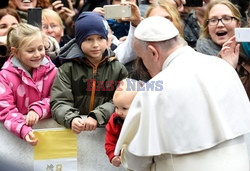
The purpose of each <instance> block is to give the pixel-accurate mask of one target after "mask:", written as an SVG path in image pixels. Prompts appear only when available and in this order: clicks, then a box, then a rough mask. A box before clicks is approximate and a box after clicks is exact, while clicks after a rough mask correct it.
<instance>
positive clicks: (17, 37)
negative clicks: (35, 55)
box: [7, 23, 43, 50]
mask: <svg viewBox="0 0 250 171" xmlns="http://www.w3.org/2000/svg"><path fill="white" fill-rule="evenodd" d="M39 36H42V37H43V34H42V31H41V30H40V29H39V28H38V27H35V26H32V25H30V24H26V23H20V24H18V25H17V26H14V27H11V28H10V30H9V32H8V34H7V46H8V48H9V50H10V48H11V47H14V48H16V49H22V48H25V47H27V46H28V44H29V43H30V42H32V41H34V40H36V39H37V37H39Z"/></svg>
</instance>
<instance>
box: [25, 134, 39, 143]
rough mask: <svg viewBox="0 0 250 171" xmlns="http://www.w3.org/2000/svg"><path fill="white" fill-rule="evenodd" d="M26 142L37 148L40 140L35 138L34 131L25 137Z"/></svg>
mask: <svg viewBox="0 0 250 171" xmlns="http://www.w3.org/2000/svg"><path fill="white" fill-rule="evenodd" d="M25 141H27V142H28V143H29V144H30V145H32V146H35V145H37V143H38V139H37V138H36V137H35V135H34V134H33V131H30V132H29V133H28V134H27V135H26V136H25Z"/></svg>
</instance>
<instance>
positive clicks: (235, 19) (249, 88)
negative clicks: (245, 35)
mask: <svg viewBox="0 0 250 171" xmlns="http://www.w3.org/2000/svg"><path fill="white" fill-rule="evenodd" d="M241 18H242V17H241V14H240V11H239V9H238V8H237V6H235V5H234V4H233V3H231V2H230V1H228V0H214V1H211V2H210V3H209V4H208V6H207V9H206V11H205V16H204V20H203V26H202V29H201V34H200V38H199V39H198V41H197V43H196V50H197V51H198V52H201V53H204V54H208V55H213V56H219V57H222V58H223V59H225V60H226V61H227V62H228V63H230V64H231V65H232V66H233V67H234V68H235V69H236V71H237V73H238V75H239V77H240V78H241V81H242V83H243V85H244V87H245V89H246V92H247V94H248V97H249V99H250V58H248V57H247V55H245V54H244V53H240V54H239V51H240V52H242V49H240V46H239V45H238V43H237V42H236V40H235V37H234V29H235V28H238V27H241ZM225 50H226V51H229V50H230V52H231V53H229V52H227V54H225ZM225 55H227V57H225Z"/></svg>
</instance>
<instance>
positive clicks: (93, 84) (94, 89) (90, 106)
mask: <svg viewBox="0 0 250 171" xmlns="http://www.w3.org/2000/svg"><path fill="white" fill-rule="evenodd" d="M106 58H107V57H105V58H103V59H102V60H101V61H100V62H99V63H98V64H97V65H94V64H92V63H91V62H90V61H87V63H88V64H89V65H90V66H91V67H92V69H93V83H92V89H91V96H90V102H89V112H90V111H92V110H93V109H94V103H95V91H96V73H97V68H98V66H99V65H100V64H101V63H103V62H104V61H105V60H106Z"/></svg>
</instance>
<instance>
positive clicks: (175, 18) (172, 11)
mask: <svg viewBox="0 0 250 171" xmlns="http://www.w3.org/2000/svg"><path fill="white" fill-rule="evenodd" d="M156 7H162V8H163V9H165V10H166V12H168V13H169V15H170V17H171V19H170V20H171V21H172V22H173V24H174V25H175V27H176V28H177V29H178V30H179V32H180V35H181V36H182V37H183V36H184V31H183V26H182V22H181V17H180V13H179V12H178V10H177V8H176V6H175V5H174V4H172V3H171V2H169V1H166V0H159V1H158V2H156V3H153V4H151V5H149V7H148V9H147V11H146V14H145V18H147V17H149V15H150V13H151V11H152V10H153V9H154V8H156Z"/></svg>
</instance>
